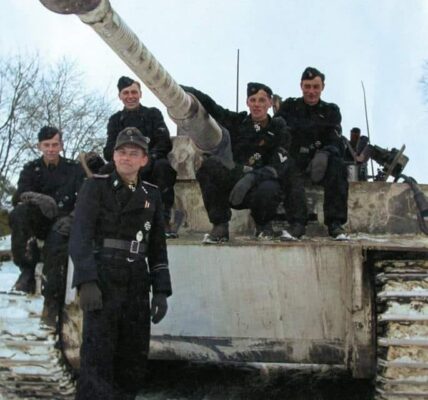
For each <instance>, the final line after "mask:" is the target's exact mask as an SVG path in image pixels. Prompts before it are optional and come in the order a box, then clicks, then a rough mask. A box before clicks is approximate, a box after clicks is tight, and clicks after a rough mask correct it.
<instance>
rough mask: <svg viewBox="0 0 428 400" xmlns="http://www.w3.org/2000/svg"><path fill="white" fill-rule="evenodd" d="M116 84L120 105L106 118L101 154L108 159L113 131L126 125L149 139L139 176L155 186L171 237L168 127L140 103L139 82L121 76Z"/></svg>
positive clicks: (171, 172)
mask: <svg viewBox="0 0 428 400" xmlns="http://www.w3.org/2000/svg"><path fill="white" fill-rule="evenodd" d="M117 88H118V90H119V99H120V101H121V102H122V103H123V106H124V108H123V110H121V111H118V112H117V113H115V114H113V115H112V116H111V117H110V119H109V121H108V125H107V143H106V145H105V147H104V158H105V159H106V160H107V161H109V162H110V161H112V157H113V149H114V146H115V143H116V139H117V135H118V134H119V132H120V131H122V130H123V129H124V128H126V127H128V126H133V127H135V128H138V129H139V130H140V132H141V133H142V134H143V135H144V136H147V137H148V138H149V139H150V143H149V162H148V164H147V165H146V167H145V168H144V169H143V170H142V174H143V175H142V178H143V180H146V181H148V182H151V183H153V184H155V185H157V186H158V188H159V190H160V192H161V196H162V202H163V207H164V218H165V233H166V235H167V238H175V237H177V233H176V232H175V231H174V230H173V229H172V228H171V221H170V220H171V208H172V206H173V204H174V185H175V181H176V177H177V173H176V171H175V170H174V169H173V168H172V167H171V164H170V163H169V161H168V157H167V156H168V153H169V152H170V151H171V149H172V143H171V138H170V135H169V131H168V128H167V126H166V124H165V121H164V119H163V116H162V114H161V112H160V111H159V110H158V109H157V108H155V107H150V108H148V107H145V106H143V105H142V104H141V103H140V100H141V85H140V82H138V81H135V80H133V79H131V78H128V77H126V76H122V77H121V78H120V79H119V81H118V83H117Z"/></svg>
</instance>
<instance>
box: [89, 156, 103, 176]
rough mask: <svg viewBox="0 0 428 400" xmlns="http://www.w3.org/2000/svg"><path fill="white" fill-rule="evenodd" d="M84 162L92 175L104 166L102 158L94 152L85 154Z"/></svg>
mask: <svg viewBox="0 0 428 400" xmlns="http://www.w3.org/2000/svg"><path fill="white" fill-rule="evenodd" d="M85 162H86V165H87V166H88V168H89V169H90V171H91V172H92V173H94V174H97V173H98V172H99V170H100V169H101V168H102V167H103V166H104V165H105V162H104V160H103V159H102V157H101V156H100V155H99V154H97V153H96V152H95V151H90V152H89V153H86V154H85Z"/></svg>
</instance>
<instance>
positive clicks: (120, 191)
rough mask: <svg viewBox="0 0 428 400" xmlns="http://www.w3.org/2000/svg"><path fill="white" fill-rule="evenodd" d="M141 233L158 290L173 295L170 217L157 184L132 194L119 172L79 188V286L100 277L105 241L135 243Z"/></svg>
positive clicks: (73, 248)
mask: <svg viewBox="0 0 428 400" xmlns="http://www.w3.org/2000/svg"><path fill="white" fill-rule="evenodd" d="M139 232H140V236H141V234H142V235H143V238H142V241H141V245H145V246H146V258H147V260H148V265H149V270H150V277H151V283H152V286H153V291H154V292H164V293H166V294H167V295H170V294H171V282H170V276H169V270H168V257H167V249H166V240H165V228H164V219H163V215H162V203H161V198H160V192H159V190H158V189H157V187H156V186H154V185H151V184H149V183H147V182H139V183H138V185H137V187H136V189H135V191H133V192H132V191H130V189H129V188H128V187H127V186H126V185H124V184H123V182H122V180H121V178H120V177H119V176H118V175H117V173H116V171H114V172H113V173H112V174H111V175H101V176H98V177H97V176H95V177H93V178H89V179H88V180H86V181H85V183H84V184H83V186H82V189H81V190H80V192H79V197H78V200H77V204H76V211H75V217H74V222H73V227H72V231H71V236H70V244H69V249H70V255H71V257H72V260H73V262H74V268H75V270H74V278H73V286H79V285H80V284H82V283H85V282H90V281H97V280H98V273H97V263H98V262H97V260H96V257H95V254H96V252H97V251H99V250H100V249H101V248H102V246H103V240H104V239H106V238H109V239H119V240H125V241H133V240H136V239H137V233H139ZM129 256H132V255H131V254H129ZM125 258H126V254H124V259H125ZM99 267H100V268H102V265H101V266H99Z"/></svg>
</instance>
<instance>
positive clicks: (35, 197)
mask: <svg viewBox="0 0 428 400" xmlns="http://www.w3.org/2000/svg"><path fill="white" fill-rule="evenodd" d="M20 199H21V201H23V202H24V203H29V204H33V205H35V206H37V207H39V209H40V211H41V212H42V214H43V215H44V216H45V217H47V218H49V219H54V218H55V217H56V216H57V215H58V206H57V205H56V202H55V200H54V199H53V198H52V197H51V196H48V195H47V194H43V193H36V192H24V193H22V194H21V197H20Z"/></svg>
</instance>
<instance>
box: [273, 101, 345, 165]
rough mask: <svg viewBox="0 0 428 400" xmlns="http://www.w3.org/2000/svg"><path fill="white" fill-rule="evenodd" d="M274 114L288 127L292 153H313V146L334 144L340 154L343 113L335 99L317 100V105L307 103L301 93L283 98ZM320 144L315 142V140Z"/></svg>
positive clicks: (294, 155) (314, 147)
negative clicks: (293, 96)
mask: <svg viewBox="0 0 428 400" xmlns="http://www.w3.org/2000/svg"><path fill="white" fill-rule="evenodd" d="M276 115H279V116H282V117H283V118H284V119H285V121H286V122H287V125H288V126H289V127H290V129H291V135H292V139H291V149H290V153H291V156H292V157H297V156H299V155H300V154H305V153H307V152H308V153H309V154H308V155H309V156H312V155H313V154H314V153H315V150H316V148H317V147H318V148H321V147H324V146H330V145H332V146H334V147H336V148H337V149H338V151H339V153H340V154H343V144H342V139H341V137H340V136H341V134H342V128H341V126H340V123H341V121H342V116H341V114H340V110H339V107H338V106H337V105H336V104H334V103H327V102H325V101H322V100H320V101H319V103H318V104H316V105H313V106H311V105H308V104H306V103H305V102H304V101H303V97H299V98H291V97H290V98H288V99H286V100H285V101H283V102H282V104H281V107H280V109H279V111H278V112H277V114H276ZM317 142H319V145H318V146H316V143H317Z"/></svg>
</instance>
